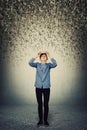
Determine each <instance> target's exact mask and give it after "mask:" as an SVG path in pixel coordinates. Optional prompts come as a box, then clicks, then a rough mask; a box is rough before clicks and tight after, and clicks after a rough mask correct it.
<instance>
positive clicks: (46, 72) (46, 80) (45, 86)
mask: <svg viewBox="0 0 87 130" xmlns="http://www.w3.org/2000/svg"><path fill="white" fill-rule="evenodd" d="M38 57H39V59H40V62H34V61H35V59H36V58H38ZM48 57H49V58H50V60H51V62H49V63H47V60H48ZM29 65H30V66H32V67H35V68H36V80H35V84H34V86H35V88H36V89H35V91H36V98H37V103H38V116H39V121H38V123H37V125H38V126H39V125H42V124H43V104H42V96H44V125H46V126H49V123H48V112H49V105H48V104H49V98H50V87H51V83H50V69H51V68H55V67H56V66H57V62H56V60H55V59H54V58H51V57H50V54H49V53H48V52H43V53H41V52H39V53H38V54H37V56H36V57H35V58H31V59H30V61H29Z"/></svg>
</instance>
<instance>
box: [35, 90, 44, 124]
mask: <svg viewBox="0 0 87 130" xmlns="http://www.w3.org/2000/svg"><path fill="white" fill-rule="evenodd" d="M36 98H37V103H38V115H39V121H40V122H43V109H42V108H43V107H42V89H40V88H36Z"/></svg>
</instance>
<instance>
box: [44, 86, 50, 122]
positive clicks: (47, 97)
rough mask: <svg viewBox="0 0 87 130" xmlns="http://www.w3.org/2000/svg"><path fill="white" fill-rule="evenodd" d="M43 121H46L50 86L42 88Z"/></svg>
mask: <svg viewBox="0 0 87 130" xmlns="http://www.w3.org/2000/svg"><path fill="white" fill-rule="evenodd" d="M43 93H44V122H47V119H48V112H49V98H50V88H47V89H44V90H43Z"/></svg>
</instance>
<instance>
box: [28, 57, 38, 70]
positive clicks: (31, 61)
mask: <svg viewBox="0 0 87 130" xmlns="http://www.w3.org/2000/svg"><path fill="white" fill-rule="evenodd" d="M34 61H35V58H31V59H30V60H29V62H28V64H29V65H30V66H32V67H35V68H36V67H37V62H34Z"/></svg>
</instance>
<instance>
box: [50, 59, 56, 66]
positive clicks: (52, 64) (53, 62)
mask: <svg viewBox="0 0 87 130" xmlns="http://www.w3.org/2000/svg"><path fill="white" fill-rule="evenodd" d="M50 60H51V62H52V63H49V66H50V68H55V67H56V66H57V62H56V60H55V59H54V58H50Z"/></svg>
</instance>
